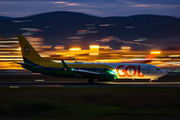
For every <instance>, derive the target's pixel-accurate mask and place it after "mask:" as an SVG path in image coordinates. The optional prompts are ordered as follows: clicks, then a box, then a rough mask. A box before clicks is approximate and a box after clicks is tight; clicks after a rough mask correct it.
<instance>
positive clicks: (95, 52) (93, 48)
mask: <svg viewBox="0 0 180 120" xmlns="http://www.w3.org/2000/svg"><path fill="white" fill-rule="evenodd" d="M89 47H90V53H89V55H99V48H100V46H99V45H90V46H89Z"/></svg>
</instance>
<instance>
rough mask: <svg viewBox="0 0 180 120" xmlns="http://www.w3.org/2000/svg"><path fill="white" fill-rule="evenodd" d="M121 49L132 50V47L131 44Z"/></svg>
mask: <svg viewBox="0 0 180 120" xmlns="http://www.w3.org/2000/svg"><path fill="white" fill-rule="evenodd" d="M121 49H122V50H130V49H131V47H129V46H122V47H121Z"/></svg>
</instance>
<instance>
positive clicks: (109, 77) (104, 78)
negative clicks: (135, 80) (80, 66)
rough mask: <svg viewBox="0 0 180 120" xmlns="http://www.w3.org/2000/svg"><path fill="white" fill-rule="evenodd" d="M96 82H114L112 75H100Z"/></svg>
mask: <svg viewBox="0 0 180 120" xmlns="http://www.w3.org/2000/svg"><path fill="white" fill-rule="evenodd" d="M97 81H114V75H113V74H102V75H100V76H99V77H98V78H97Z"/></svg>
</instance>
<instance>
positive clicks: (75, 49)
mask: <svg viewBox="0 0 180 120" xmlns="http://www.w3.org/2000/svg"><path fill="white" fill-rule="evenodd" d="M69 50H71V51H77V50H81V48H79V47H76V48H70V49H69Z"/></svg>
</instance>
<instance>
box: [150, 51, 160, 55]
mask: <svg viewBox="0 0 180 120" xmlns="http://www.w3.org/2000/svg"><path fill="white" fill-rule="evenodd" d="M151 54H161V51H151Z"/></svg>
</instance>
